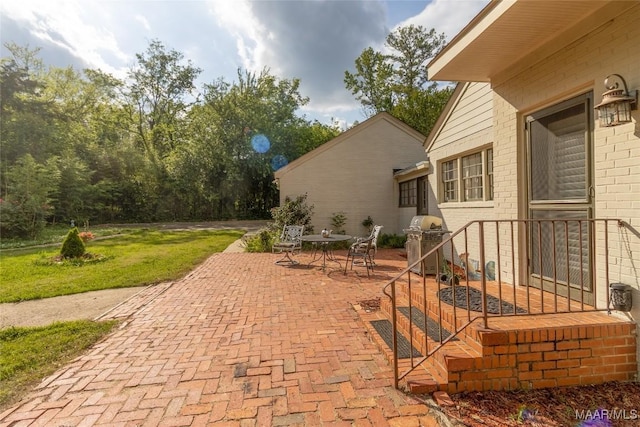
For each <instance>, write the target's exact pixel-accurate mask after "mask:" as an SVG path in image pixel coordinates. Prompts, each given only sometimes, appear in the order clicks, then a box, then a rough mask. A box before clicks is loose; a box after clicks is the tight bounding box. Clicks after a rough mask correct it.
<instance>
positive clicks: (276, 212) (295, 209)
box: [271, 194, 314, 234]
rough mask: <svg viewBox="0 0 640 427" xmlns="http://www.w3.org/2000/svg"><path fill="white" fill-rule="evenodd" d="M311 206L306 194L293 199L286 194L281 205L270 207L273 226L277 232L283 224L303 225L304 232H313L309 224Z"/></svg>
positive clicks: (311, 212)
mask: <svg viewBox="0 0 640 427" xmlns="http://www.w3.org/2000/svg"><path fill="white" fill-rule="evenodd" d="M313 207H314V206H313V205H311V206H309V204H307V195H306V194H304V195H302V196H298V197H296V198H295V200H292V199H291V198H290V197H289V196H287V197H286V198H285V200H284V203H283V204H282V206H279V207H277V208H273V209H271V216H272V217H273V220H274V224H273V227H274V228H275V229H276V231H278V232H279V231H281V230H282V229H283V228H284V226H285V225H304V231H305V234H311V233H313V226H312V225H311V215H312V214H313Z"/></svg>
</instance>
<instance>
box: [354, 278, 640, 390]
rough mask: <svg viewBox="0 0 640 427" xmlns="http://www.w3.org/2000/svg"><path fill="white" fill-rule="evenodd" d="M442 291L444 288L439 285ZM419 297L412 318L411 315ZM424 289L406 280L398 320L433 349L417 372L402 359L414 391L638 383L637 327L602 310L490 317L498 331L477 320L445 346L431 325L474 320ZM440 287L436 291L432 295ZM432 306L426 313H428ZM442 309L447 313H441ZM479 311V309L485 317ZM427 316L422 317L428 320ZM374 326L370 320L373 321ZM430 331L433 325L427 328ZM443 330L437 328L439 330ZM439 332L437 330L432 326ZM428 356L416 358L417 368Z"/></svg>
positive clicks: (381, 315)
mask: <svg viewBox="0 0 640 427" xmlns="http://www.w3.org/2000/svg"><path fill="white" fill-rule="evenodd" d="M436 289H437V286H436ZM409 294H411V304H412V305H411V306H412V309H411V313H412V315H415V314H416V312H419V315H415V316H414V317H415V318H414V320H412V321H411V322H410V321H409V318H408V311H407V309H406V307H409ZM424 294H425V292H424V287H418V286H412V287H411V292H409V286H408V284H406V283H398V287H397V289H396V298H397V307H398V309H397V311H396V315H397V316H396V318H397V325H398V332H399V333H400V334H401V335H402V336H404V337H405V338H406V339H407V340H408V341H409V342H410V343H411V344H412V345H413V346H414V347H415V348H416V349H417V350H418V351H419V352H420V354H421V355H426V354H429V352H433V354H431V355H430V357H428V358H427V359H426V360H424V361H423V362H422V363H420V364H419V366H417V367H416V368H414V369H413V370H411V369H410V368H411V363H412V360H411V359H410V358H407V359H400V360H399V361H398V366H399V370H398V371H399V374H400V375H403V374H404V373H405V372H407V371H410V372H409V374H407V375H406V376H405V377H404V378H403V379H402V380H401V381H400V385H401V386H402V387H404V388H405V389H406V390H407V391H408V392H410V393H430V392H434V391H446V392H448V393H458V392H461V391H482V390H510V389H517V388H543V387H556V386H565V385H579V384H597V383H602V382H605V381H611V380H621V381H629V380H633V378H634V375H635V372H636V337H635V329H636V325H635V323H633V322H629V321H626V320H623V319H618V318H615V317H612V316H608V315H606V314H604V313H602V312H585V313H560V314H540V315H531V316H522V315H519V316H508V317H493V316H492V317H490V318H489V326H490V328H488V329H485V328H483V321H482V319H478V320H475V321H474V322H472V323H471V324H470V325H468V326H466V327H465V328H464V329H463V330H462V331H460V332H459V333H458V334H457V335H456V338H457V340H456V341H449V342H447V343H445V344H444V345H443V346H442V347H441V348H439V349H437V350H435V352H434V349H436V347H437V346H439V344H440V343H439V340H434V339H432V338H430V337H429V336H427V334H426V333H425V331H424V330H423V329H425V322H429V321H428V320H424V319H426V317H425V312H426V315H427V316H428V317H429V318H430V319H431V321H430V323H432V325H431V326H433V322H435V323H438V322H439V323H440V325H442V327H443V328H444V329H447V330H448V331H455V328H456V327H457V328H458V329H460V328H462V327H463V326H464V325H465V324H466V323H468V320H469V316H468V314H467V311H466V310H461V309H453V307H451V306H450V305H445V304H442V303H440V302H438V301H437V299H436V301H432V300H433V299H434V298H429V293H427V298H426V299H427V301H425V297H424ZM434 294H435V291H432V292H431V296H433V295H434ZM425 308H426V310H425ZM438 310H441V311H438ZM478 314H479V313H473V315H475V316H477V315H478ZM420 316H422V317H420ZM375 318H376V319H387V320H391V318H392V305H391V301H390V300H389V299H388V298H386V297H383V298H382V300H381V304H380V310H379V311H377V312H375ZM365 323H367V322H365ZM370 329H371V330H370V334H371V338H372V340H373V341H374V342H376V343H377V344H378V347H379V348H380V349H381V351H382V352H383V353H384V354H385V356H386V357H387V359H388V360H389V363H390V364H393V354H392V351H391V349H390V348H389V346H388V345H387V344H386V343H385V342H384V340H383V339H381V338H380V337H379V335H378V334H377V332H376V331H375V330H374V329H373V328H370ZM427 329H428V328H427ZM436 331H437V329H436ZM431 332H432V333H433V332H434V331H433V329H432V330H431ZM421 359H422V357H414V358H413V363H414V366H415V365H416V364H418V363H419V362H420V360H421Z"/></svg>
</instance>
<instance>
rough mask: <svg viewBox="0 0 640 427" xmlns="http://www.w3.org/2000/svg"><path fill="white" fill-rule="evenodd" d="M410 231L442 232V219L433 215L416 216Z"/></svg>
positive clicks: (412, 220)
mask: <svg viewBox="0 0 640 427" xmlns="http://www.w3.org/2000/svg"><path fill="white" fill-rule="evenodd" d="M409 230H413V231H429V230H442V218H439V217H437V216H432V215H416V216H414V217H413V218H412V219H411V223H410V224H409Z"/></svg>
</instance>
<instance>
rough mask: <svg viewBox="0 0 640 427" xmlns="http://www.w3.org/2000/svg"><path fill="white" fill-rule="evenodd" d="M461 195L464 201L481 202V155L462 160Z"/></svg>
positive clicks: (473, 155)
mask: <svg viewBox="0 0 640 427" xmlns="http://www.w3.org/2000/svg"><path fill="white" fill-rule="evenodd" d="M462 194H463V195H464V200H465V201H473V200H482V153H473V154H471V155H469V156H464V157H463V158H462Z"/></svg>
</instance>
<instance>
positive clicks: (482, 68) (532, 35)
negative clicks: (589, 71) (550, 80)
mask: <svg viewBox="0 0 640 427" xmlns="http://www.w3.org/2000/svg"><path fill="white" fill-rule="evenodd" d="M633 3H634V2H628V1H618V2H616V1H601V0H573V1H562V0H536V1H531V0H493V1H492V2H491V3H490V4H489V5H487V7H485V9H483V10H482V11H481V12H480V13H479V14H478V15H477V16H476V17H475V18H474V19H473V20H472V21H471V22H470V23H469V25H467V26H466V27H465V28H464V29H463V30H462V31H461V32H460V33H459V34H458V35H457V36H456V37H455V38H454V39H453V40H451V42H450V43H449V44H448V45H447V47H446V48H445V49H444V50H443V51H442V52H441V53H440V54H438V55H437V56H436V58H434V59H433V60H432V61H431V63H429V65H428V66H427V67H428V72H429V78H430V79H431V80H448V81H476V82H490V81H491V80H492V79H493V77H494V76H496V75H499V74H504V73H505V71H506V70H507V69H509V68H511V67H514V66H515V65H516V64H518V63H522V62H526V61H525V58H527V57H533V58H538V59H539V58H541V57H542V56H548V55H550V54H551V53H553V52H555V51H557V50H559V49H561V48H562V47H563V46H566V45H567V44H569V43H571V42H573V41H575V40H577V39H578V38H580V37H582V36H584V34H585V33H586V32H588V31H589V30H590V29H593V28H594V25H598V24H599V25H602V24H604V23H605V22H606V21H607V20H609V19H611V15H613V16H615V14H618V13H619V10H620V9H622V8H624V7H629V6H630V5H633ZM611 6H614V7H613V8H612V7H611ZM581 23H583V24H582V25H580V24H581ZM541 53H542V54H541Z"/></svg>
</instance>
